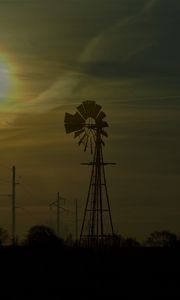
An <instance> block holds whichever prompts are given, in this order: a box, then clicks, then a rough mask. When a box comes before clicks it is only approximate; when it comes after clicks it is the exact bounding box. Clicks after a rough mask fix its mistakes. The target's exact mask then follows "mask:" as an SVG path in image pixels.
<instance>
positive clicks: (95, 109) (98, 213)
mask: <svg viewBox="0 0 180 300" xmlns="http://www.w3.org/2000/svg"><path fill="white" fill-rule="evenodd" d="M101 108H102V107H101V106H100V105H98V104H96V102H95V101H84V102H82V104H81V105H79V106H78V107H77V112H76V113H75V114H74V115H72V114H69V113H66V114H65V120H64V121H65V130H66V133H72V132H74V137H75V138H79V142H78V144H79V146H80V145H83V147H84V151H86V150H87V149H88V148H90V151H91V154H93V161H92V162H90V163H85V165H89V166H91V167H92V171H91V177H90V184H89V189H88V194H87V200H86V205H85V211H84V217H83V222H82V227H81V232H80V242H85V243H87V244H88V245H99V244H103V243H104V241H105V240H106V239H107V238H111V239H112V237H113V236H114V230H113V223H112V216H111V210H110V204H109V196H108V191H107V185H106V177H105V168H104V167H105V165H109V164H113V163H105V162H104V159H103V151H102V146H104V145H105V143H104V141H103V137H107V136H108V135H107V133H106V131H105V130H104V128H106V127H108V124H107V122H105V121H104V118H105V117H106V115H105V113H104V112H103V111H102V110H101Z"/></svg>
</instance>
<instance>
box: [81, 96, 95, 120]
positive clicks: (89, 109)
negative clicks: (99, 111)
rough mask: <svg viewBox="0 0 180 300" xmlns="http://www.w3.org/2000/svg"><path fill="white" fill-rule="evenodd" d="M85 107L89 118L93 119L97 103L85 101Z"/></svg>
mask: <svg viewBox="0 0 180 300" xmlns="http://www.w3.org/2000/svg"><path fill="white" fill-rule="evenodd" d="M83 105H84V108H85V110H86V114H87V118H89V117H92V118H93V112H94V109H95V106H96V102H95V101H90V100H88V101H84V102H83Z"/></svg>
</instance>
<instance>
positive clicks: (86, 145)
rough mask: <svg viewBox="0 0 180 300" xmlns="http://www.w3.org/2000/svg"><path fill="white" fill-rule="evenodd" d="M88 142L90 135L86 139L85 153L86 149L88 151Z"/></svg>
mask: <svg viewBox="0 0 180 300" xmlns="http://www.w3.org/2000/svg"><path fill="white" fill-rule="evenodd" d="M88 141H89V135H87V138H86V142H85V147H84V152H85V151H86V149H87V146H88Z"/></svg>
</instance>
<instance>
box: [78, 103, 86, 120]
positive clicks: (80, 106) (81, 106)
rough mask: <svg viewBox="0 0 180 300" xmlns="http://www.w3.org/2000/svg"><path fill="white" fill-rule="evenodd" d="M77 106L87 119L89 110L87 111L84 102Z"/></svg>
mask: <svg viewBox="0 0 180 300" xmlns="http://www.w3.org/2000/svg"><path fill="white" fill-rule="evenodd" d="M76 108H77V110H78V111H79V112H80V114H81V116H82V117H83V118H84V119H86V118H87V112H86V110H85V108H84V105H83V103H82V104H81V105H79V106H77V107H76Z"/></svg>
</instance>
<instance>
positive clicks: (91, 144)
mask: <svg viewBox="0 0 180 300" xmlns="http://www.w3.org/2000/svg"><path fill="white" fill-rule="evenodd" d="M90 146H91V154H93V143H92V137H91V138H90Z"/></svg>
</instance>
